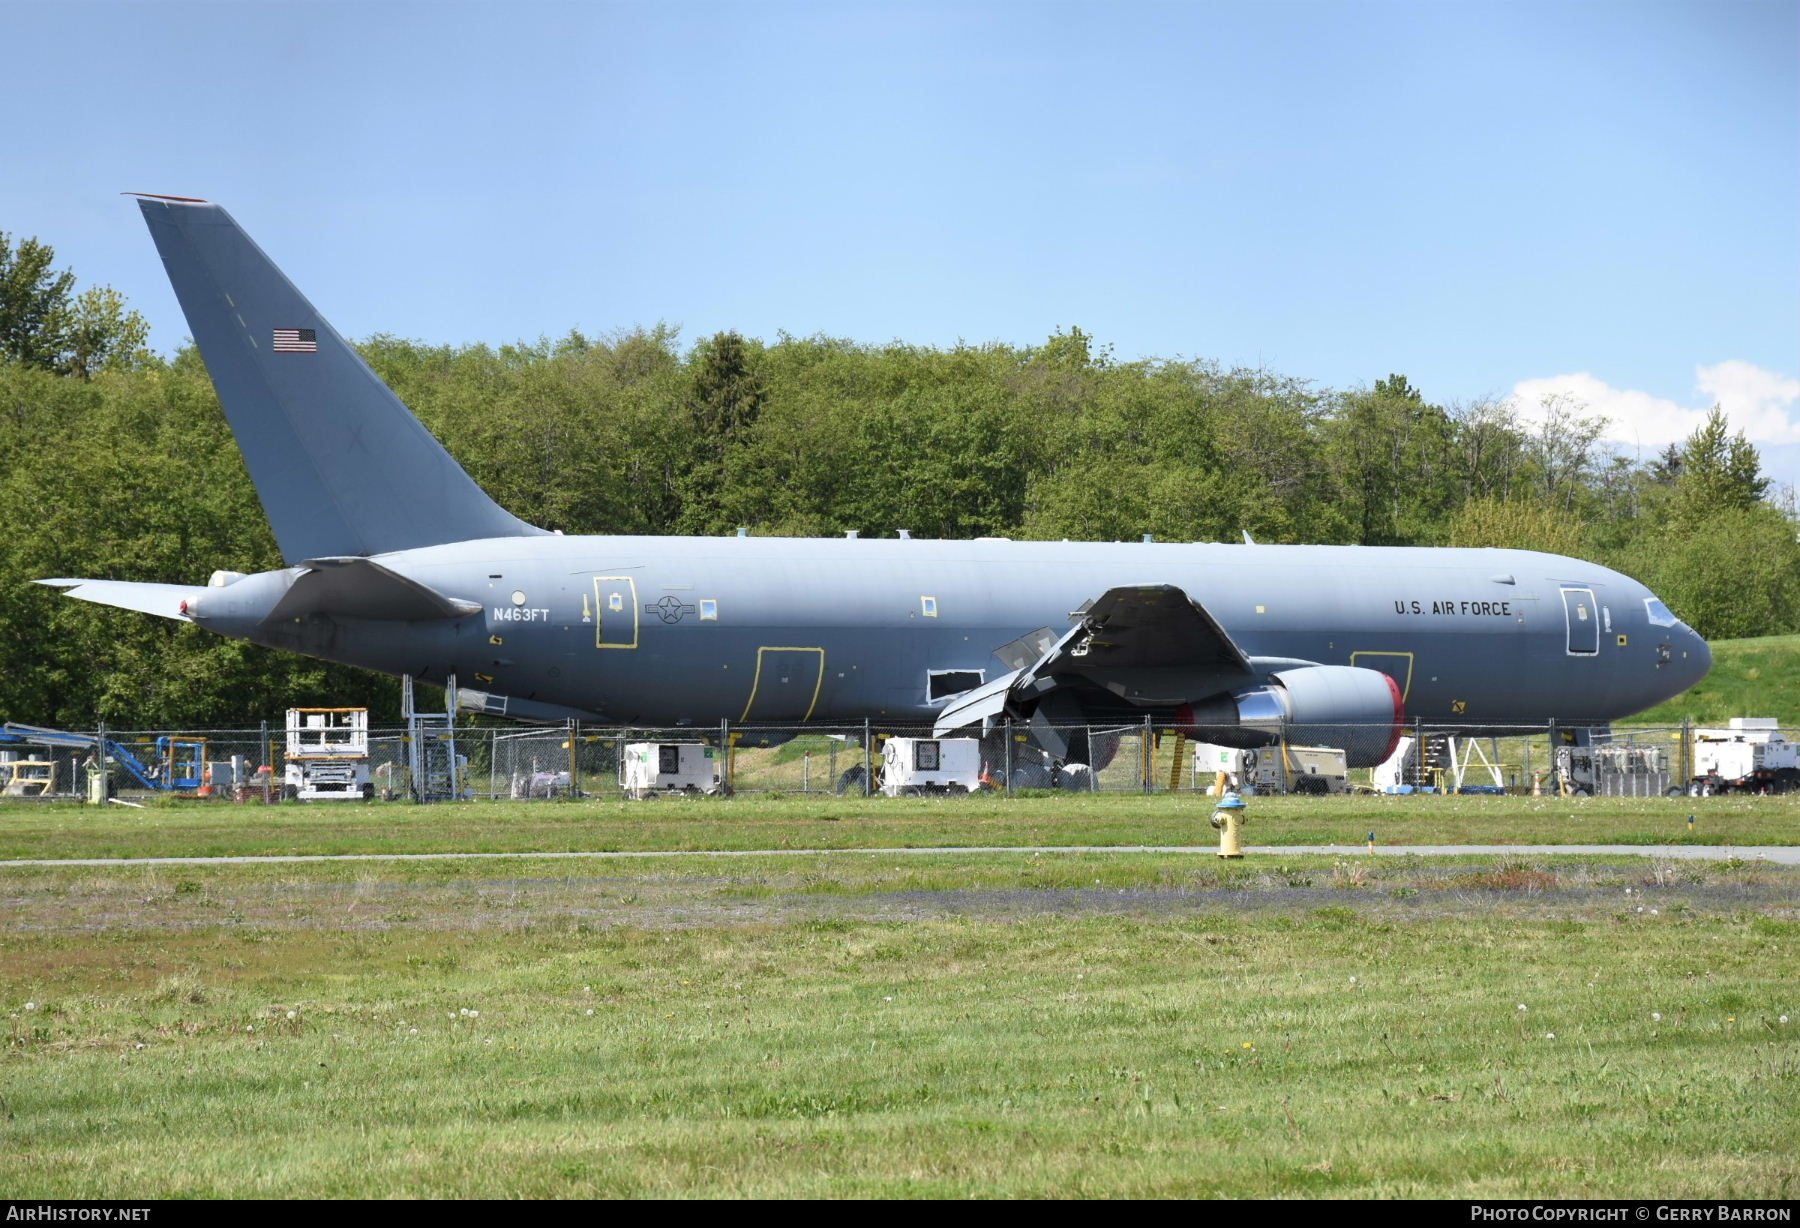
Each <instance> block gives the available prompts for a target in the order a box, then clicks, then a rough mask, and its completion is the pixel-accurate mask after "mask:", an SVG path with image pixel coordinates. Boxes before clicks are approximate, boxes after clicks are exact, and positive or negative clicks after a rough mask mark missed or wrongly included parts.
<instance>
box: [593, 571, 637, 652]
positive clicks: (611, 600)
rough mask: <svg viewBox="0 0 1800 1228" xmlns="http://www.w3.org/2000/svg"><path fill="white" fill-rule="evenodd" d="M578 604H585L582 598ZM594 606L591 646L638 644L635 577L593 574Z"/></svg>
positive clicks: (633, 645)
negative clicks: (592, 644)
mask: <svg viewBox="0 0 1800 1228" xmlns="http://www.w3.org/2000/svg"><path fill="white" fill-rule="evenodd" d="M582 604H583V605H586V602H585V601H583V603H582ZM594 607H595V610H594V647H595V648H636V647H637V646H638V597H637V580H636V579H635V578H633V577H631V576H595V577H594ZM584 612H585V611H584Z"/></svg>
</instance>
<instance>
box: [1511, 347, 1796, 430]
mask: <svg viewBox="0 0 1800 1228" xmlns="http://www.w3.org/2000/svg"><path fill="white" fill-rule="evenodd" d="M1694 391H1695V394H1696V395H1695V402H1696V403H1695V404H1692V405H1681V404H1678V403H1677V402H1675V401H1671V400H1668V399H1666V398H1664V397H1658V396H1653V395H1651V394H1650V393H1648V392H1639V391H1637V390H1636V389H1631V388H1614V387H1613V386H1612V385H1611V384H1608V383H1607V382H1606V381H1605V380H1602V379H1599V378H1597V377H1595V376H1593V375H1591V374H1589V373H1588V372H1586V371H1578V372H1576V373H1574V374H1572V375H1552V376H1549V377H1548V378H1545V379H1528V380H1520V381H1519V382H1518V383H1517V384H1515V385H1514V386H1513V390H1512V401H1513V406H1514V408H1515V410H1516V411H1517V412H1518V414H1519V416H1520V417H1521V418H1523V419H1525V420H1526V421H1532V422H1535V421H1538V420H1540V419H1541V418H1542V417H1543V416H1544V410H1543V402H1544V400H1545V398H1547V397H1562V398H1567V400H1568V401H1569V402H1571V403H1572V404H1573V405H1575V406H1581V407H1585V410H1584V412H1586V413H1589V414H1596V415H1600V416H1603V417H1605V418H1606V419H1607V420H1608V424H1609V425H1608V427H1607V430H1606V432H1605V438H1607V439H1609V440H1612V441H1613V442H1615V443H1618V444H1621V445H1623V446H1625V447H1627V448H1631V447H1635V448H1638V449H1641V450H1644V451H1650V450H1652V449H1657V448H1661V447H1662V446H1663V445H1664V444H1669V443H1679V442H1680V441H1681V440H1683V439H1686V438H1687V437H1688V436H1689V435H1691V434H1693V433H1694V431H1695V430H1696V429H1697V428H1698V427H1699V426H1700V425H1701V424H1703V423H1704V422H1705V421H1706V415H1707V413H1708V412H1710V411H1711V409H1712V407H1713V406H1714V405H1717V406H1719V408H1720V409H1722V410H1724V412H1725V416H1726V417H1727V418H1728V419H1729V420H1730V422H1731V429H1732V430H1734V431H1742V432H1744V435H1745V437H1746V438H1747V439H1749V440H1750V442H1751V443H1753V444H1756V445H1758V446H1759V447H1760V448H1767V447H1771V446H1775V447H1781V446H1784V445H1793V444H1800V379H1793V378H1791V377H1789V376H1785V375H1781V374H1779V373H1777V372H1774V371H1766V370H1764V369H1763V368H1761V367H1758V366H1755V365H1754V364H1751V363H1747V362H1742V361H1740V360H1737V359H1730V360H1727V361H1725V362H1721V363H1715V364H1713V365H1712V366H1699V367H1695V368H1694Z"/></svg>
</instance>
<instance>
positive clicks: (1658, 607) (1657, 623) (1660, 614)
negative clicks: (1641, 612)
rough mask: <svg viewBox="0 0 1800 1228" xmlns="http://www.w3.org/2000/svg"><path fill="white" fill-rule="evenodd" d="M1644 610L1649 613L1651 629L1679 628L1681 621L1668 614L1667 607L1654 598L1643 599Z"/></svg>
mask: <svg viewBox="0 0 1800 1228" xmlns="http://www.w3.org/2000/svg"><path fill="white" fill-rule="evenodd" d="M1644 609H1645V610H1647V611H1649V614H1650V625H1651V626H1652V627H1679V626H1680V625H1681V620H1680V619H1679V618H1676V617H1675V616H1674V615H1673V614H1671V613H1669V607H1668V606H1666V605H1664V604H1663V603H1662V602H1660V601H1658V600H1657V599H1656V598H1654V597H1646V598H1644Z"/></svg>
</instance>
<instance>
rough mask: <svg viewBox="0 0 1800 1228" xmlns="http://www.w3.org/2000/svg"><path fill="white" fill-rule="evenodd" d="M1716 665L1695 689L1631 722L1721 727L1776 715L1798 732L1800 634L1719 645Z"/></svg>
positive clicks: (1714, 651) (1715, 649)
mask: <svg viewBox="0 0 1800 1228" xmlns="http://www.w3.org/2000/svg"><path fill="white" fill-rule="evenodd" d="M1711 648H1712V654H1713V666H1712V670H1711V672H1709V673H1708V674H1707V675H1706V677H1705V678H1704V679H1702V680H1701V681H1700V683H1699V684H1698V685H1696V686H1693V687H1690V688H1689V689H1688V690H1686V691H1684V692H1682V693H1681V694H1680V695H1677V696H1676V697H1675V698H1674V699H1671V700H1670V701H1669V702H1668V703H1666V704H1661V705H1659V706H1657V707H1655V708H1652V709H1650V711H1648V712H1645V713H1642V714H1641V715H1638V716H1634V717H1632V718H1631V723H1632V724H1634V725H1679V724H1681V722H1682V720H1683V719H1684V718H1685V719H1687V720H1689V721H1691V722H1692V723H1694V724H1696V725H1723V724H1725V723H1726V722H1727V721H1729V720H1730V719H1731V718H1732V717H1734V716H1772V717H1775V718H1776V719H1778V720H1779V721H1780V722H1781V725H1782V728H1784V729H1787V730H1789V731H1790V734H1789V736H1790V737H1791V736H1795V735H1794V734H1793V733H1792V732H1791V731H1794V730H1800V635H1771V636H1764V637H1761V638H1759V639H1749V640H1717V641H1715V642H1714V643H1713V644H1712V645H1711Z"/></svg>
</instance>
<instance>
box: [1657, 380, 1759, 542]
mask: <svg viewBox="0 0 1800 1228" xmlns="http://www.w3.org/2000/svg"><path fill="white" fill-rule="evenodd" d="M1729 430H1730V426H1729V423H1727V422H1726V420H1725V414H1724V411H1723V410H1721V409H1720V408H1719V407H1718V406H1717V405H1715V406H1713V408H1712V410H1711V412H1709V413H1708V414H1707V415H1706V421H1705V422H1704V423H1702V424H1701V425H1700V426H1699V427H1697V428H1696V429H1695V430H1694V433H1693V434H1692V435H1689V436H1688V437H1687V439H1686V440H1685V441H1684V442H1683V443H1682V445H1681V452H1680V456H1679V459H1677V460H1676V461H1675V462H1674V463H1673V464H1665V466H1664V468H1665V470H1666V471H1668V472H1670V473H1671V474H1672V476H1673V479H1674V480H1673V485H1672V488H1671V497H1670V501H1669V505H1668V509H1667V513H1666V514H1667V516H1668V518H1669V519H1670V520H1671V521H1673V522H1675V523H1676V524H1678V525H1684V526H1686V525H1695V524H1698V523H1700V522H1701V521H1703V520H1706V519H1708V518H1710V517H1712V516H1714V515H1716V514H1718V513H1719V512H1725V511H1745V510H1748V509H1750V508H1753V507H1755V506H1756V505H1757V504H1759V503H1761V502H1762V500H1763V496H1764V495H1766V494H1767V493H1768V491H1769V479H1767V478H1765V477H1763V476H1762V473H1761V470H1762V458H1761V457H1760V456H1758V455H1757V452H1756V449H1755V447H1753V446H1752V445H1751V443H1750V441H1749V440H1748V439H1746V438H1744V432H1742V431H1739V432H1737V433H1736V434H1735V435H1733V434H1730V433H1729Z"/></svg>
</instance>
